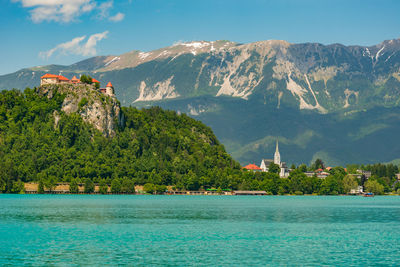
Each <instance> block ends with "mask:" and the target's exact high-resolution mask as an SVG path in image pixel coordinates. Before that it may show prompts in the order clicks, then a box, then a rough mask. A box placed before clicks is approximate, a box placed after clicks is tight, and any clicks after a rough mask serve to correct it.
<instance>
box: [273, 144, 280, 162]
mask: <svg viewBox="0 0 400 267" xmlns="http://www.w3.org/2000/svg"><path fill="white" fill-rule="evenodd" d="M278 146H279V144H278V140H276V149H275V154H274V163H275V164H278V165H279V166H281V154H279V147H278Z"/></svg>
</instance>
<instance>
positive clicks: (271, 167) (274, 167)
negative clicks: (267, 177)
mask: <svg viewBox="0 0 400 267" xmlns="http://www.w3.org/2000/svg"><path fill="white" fill-rule="evenodd" d="M280 170H281V168H280V167H279V165H278V164H275V163H273V162H271V163H270V164H269V166H268V172H271V173H277V174H279V172H280Z"/></svg>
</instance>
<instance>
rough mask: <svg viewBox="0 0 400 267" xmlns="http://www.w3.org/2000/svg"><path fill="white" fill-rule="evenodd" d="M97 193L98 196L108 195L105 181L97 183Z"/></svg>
mask: <svg viewBox="0 0 400 267" xmlns="http://www.w3.org/2000/svg"><path fill="white" fill-rule="evenodd" d="M99 192H100V194H103V195H104V194H107V193H108V185H107V181H106V180H105V179H101V180H100V183H99Z"/></svg>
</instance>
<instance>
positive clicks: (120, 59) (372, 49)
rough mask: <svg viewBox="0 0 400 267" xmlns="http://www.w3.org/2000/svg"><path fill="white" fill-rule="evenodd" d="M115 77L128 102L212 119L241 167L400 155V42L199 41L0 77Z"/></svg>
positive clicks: (5, 82) (2, 80)
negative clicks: (277, 155)
mask: <svg viewBox="0 0 400 267" xmlns="http://www.w3.org/2000/svg"><path fill="white" fill-rule="evenodd" d="M48 72H49V73H55V74H62V75H64V76H67V77H69V78H70V77H72V75H80V74H90V75H91V76H92V77H95V78H96V79H98V80H100V81H101V82H102V83H103V84H104V83H105V82H107V81H112V83H113V84H114V87H115V92H116V96H117V98H118V99H119V100H120V101H121V103H122V105H125V106H129V105H132V106H137V107H146V106H154V105H157V106H161V107H163V108H167V109H173V110H177V111H179V112H184V113H187V114H189V115H190V116H192V117H194V118H196V119H199V120H201V121H202V122H204V123H205V124H207V125H209V126H210V127H211V128H212V129H213V130H214V132H215V133H216V135H217V136H218V138H219V139H220V140H221V142H222V143H223V144H224V145H225V146H226V149H227V151H228V152H230V153H231V154H232V156H233V157H234V158H235V159H237V160H239V161H240V162H241V163H242V164H246V163H259V161H261V159H262V158H271V157H272V156H273V151H274V149H275V141H276V140H277V139H278V140H279V145H280V146H279V148H280V151H281V156H282V159H283V160H285V161H287V162H288V163H295V164H299V163H309V162H311V161H313V160H315V159H316V158H321V159H323V160H324V161H325V162H326V163H327V164H330V165H337V164H346V163H364V164H367V163H373V162H390V161H396V160H399V159H400V144H399V142H398V141H397V140H398V133H399V132H400V112H399V111H400V39H394V40H387V41H384V42H382V43H380V44H377V45H374V46H369V47H366V46H344V45H341V44H331V45H323V44H318V43H303V44H291V43H288V42H286V41H278V40H269V41H260V42H255V43H249V44H239V43H235V42H230V41H214V42H207V41H196V42H187V43H176V44H174V45H173V46H170V47H166V48H162V49H158V50H154V51H149V52H142V51H131V52H128V53H125V54H122V55H112V56H97V57H93V58H89V59H87V60H84V61H81V62H78V63H75V64H72V65H69V66H61V65H47V66H37V67H32V68H27V69H22V70H20V71H17V72H15V73H11V74H7V75H2V76H0V88H1V89H11V88H19V89H24V88H25V87H33V86H37V85H39V83H40V76H42V75H43V74H45V73H48Z"/></svg>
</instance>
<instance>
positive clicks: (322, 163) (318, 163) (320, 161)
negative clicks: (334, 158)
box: [311, 159, 325, 170]
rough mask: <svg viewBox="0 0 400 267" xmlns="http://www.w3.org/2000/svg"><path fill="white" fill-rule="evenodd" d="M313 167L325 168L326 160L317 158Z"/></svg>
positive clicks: (314, 168) (315, 168)
mask: <svg viewBox="0 0 400 267" xmlns="http://www.w3.org/2000/svg"><path fill="white" fill-rule="evenodd" d="M311 168H312V169H313V170H317V169H323V170H324V169H325V165H324V162H323V161H322V160H321V159H316V160H315V162H314V163H313V164H312V166H311Z"/></svg>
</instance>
